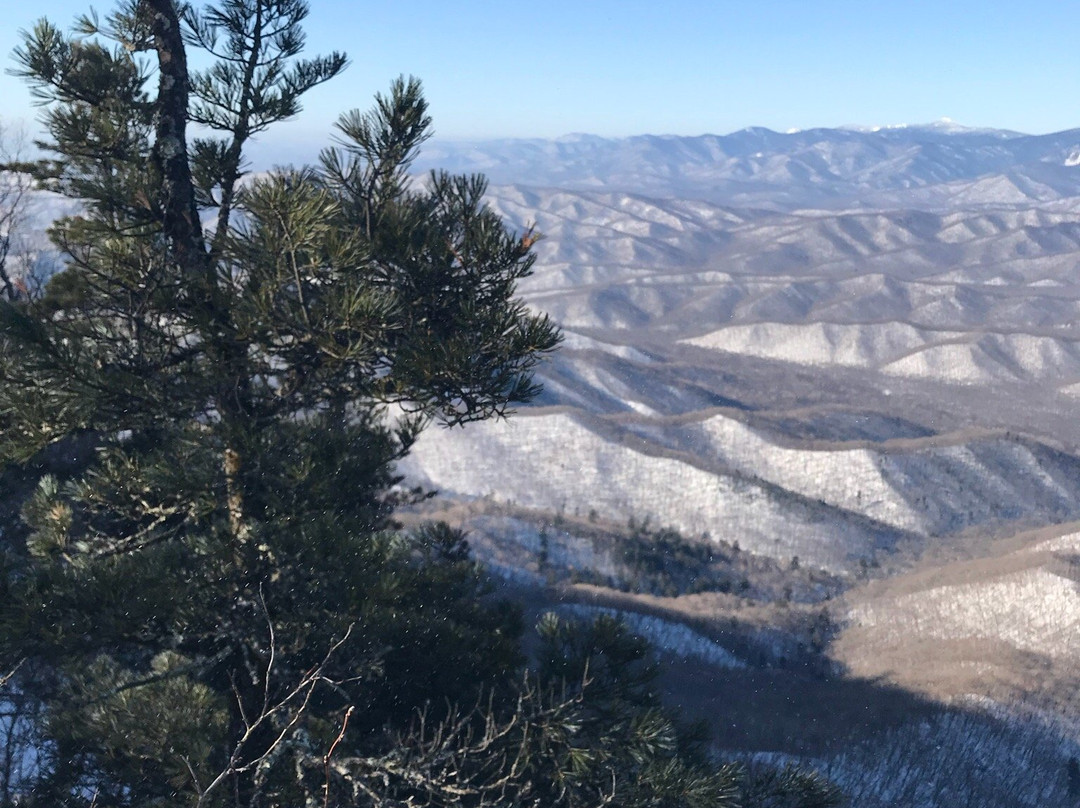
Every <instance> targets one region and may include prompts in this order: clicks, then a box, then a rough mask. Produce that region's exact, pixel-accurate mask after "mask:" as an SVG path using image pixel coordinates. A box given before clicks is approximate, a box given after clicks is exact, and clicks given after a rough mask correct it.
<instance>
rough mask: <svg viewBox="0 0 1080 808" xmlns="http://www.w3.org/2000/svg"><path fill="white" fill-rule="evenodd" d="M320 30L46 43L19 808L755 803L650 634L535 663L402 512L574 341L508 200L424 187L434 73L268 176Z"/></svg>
mask: <svg viewBox="0 0 1080 808" xmlns="http://www.w3.org/2000/svg"><path fill="white" fill-rule="evenodd" d="M306 13H307V7H306V5H305V4H304V3H303V2H302V0H220V2H219V3H218V4H217V5H214V6H210V7H208V8H206V9H203V10H196V9H195V8H194V7H189V6H183V7H181V6H178V5H176V4H174V3H173V0H127V1H126V2H124V3H122V4H121V5H120V7H119V8H118V9H117V10H116V11H115V12H114V13H112V14H111V15H109V16H108V17H106V18H105V19H104V20H103V21H102V20H99V19H97V18H96V17H87V18H83V19H82V20H80V22H79V23H78V26H77V34H78V36H76V37H67V36H65V35H63V34H62V33H61V32H60V31H59V29H57V28H56V27H55V26H53V25H52V24H50V23H48V22H46V21H42V22H40V23H39V24H38V25H37V26H36V27H35V28H34V29H33V30H32V31H31V32H30V33H29V34H27V35H26V36H25V38H24V43H23V45H22V47H21V48H20V49H19V50H18V51H17V53H16V56H17V60H18V62H19V64H20V68H19V71H20V72H21V74H22V75H23V76H24V77H25V78H26V80H27V81H28V82H29V83H30V85H31V87H32V88H33V90H34V92H35V93H36V94H37V96H38V98H39V100H40V101H41V102H42V104H43V105H44V107H45V123H46V126H47V131H48V134H49V138H48V140H47V142H46V143H45V144H43V145H44V146H45V147H46V148H48V149H50V150H51V151H52V153H53V160H51V161H50V163H49V166H50V167H51V178H50V182H51V183H52V185H53V187H56V188H58V189H60V190H62V191H63V192H65V193H67V194H69V195H71V196H73V197H77V198H78V199H80V200H83V203H84V206H85V211H84V213H83V214H82V215H79V216H75V217H71V218H67V219H64V220H61V221H60V222H58V223H57V224H56V225H55V226H54V228H53V230H52V237H53V240H54V242H55V243H56V245H57V246H58V247H59V248H60V249H61V250H62V251H63V254H64V255H65V257H66V263H65V267H64V269H63V271H62V272H60V273H59V274H58V275H56V277H55V278H54V279H53V280H52V281H51V282H50V283H49V285H48V287H47V289H46V290H45V293H44V294H43V295H41V296H39V297H35V296H26V295H22V296H17V298H16V299H12V300H8V301H0V475H2V476H0V484H2V485H3V486H4V488H5V491H6V492H7V494H8V496H7V498H6V501H7V502H13V501H19V502H21V503H22V504H21V511H20V513H19V515H18V517H19V518H18V519H10V518H6V519H3V520H0V531H2V533H0V674H4V676H3V680H2V686H3V688H4V689H3V691H2V698H3V699H4V702H5V704H6V705H7V707H8V708H9V709H7V710H6V711H5V717H4V718H3V719H0V721H4V722H7V723H6V724H3V726H2V727H0V729H3V730H4V731H5V732H6V733H7V737H8V738H11V739H17V740H18V742H19V743H20V744H21V746H20V747H19V749H18V750H17V752H16V753H15V755H12V750H11V749H8V750H7V758H6V759H7V765H5V767H4V768H3V772H2V773H3V774H4V777H5V782H3V783H0V786H2V789H0V800H3V801H4V802H18V804H19V805H20V806H37V805H41V806H46V805H47V806H52V805H72V806H91V805H101V806H105V805H107V806H150V805H153V806H191V805H197V806H217V805H226V804H228V805H231V806H244V807H245V808H254V807H255V806H279V805H301V804H304V805H324V806H329V805H371V806H405V805H439V806H461V807H462V808H465V807H466V806H482V805H504V806H511V805H515V806H516V805H545V806H566V807H567V808H570V806H583V807H584V806H591V805H596V804H603V803H607V804H617V805H625V806H651V805H672V806H724V805H732V804H734V801H735V800H736V799H737V793H738V791H737V781H738V773H737V771H736V770H735V769H734V768H732V767H726V768H722V769H719V770H711V769H710V768H709V767H708V766H707V765H705V762H704V761H703V760H699V759H695V758H694V756H693V755H692V754H689V753H688V752H687V749H686V748H685V745H681V744H680V742H679V740H678V735H679V733H678V730H677V727H676V725H675V723H674V722H672V721H671V720H670V718H669V717H668V716H666V714H665V713H664V712H663V711H662V710H661V709H660V708H659V706H658V703H657V702H656V700H655V696H653V695H652V694H651V693H650V692H649V690H648V687H647V683H648V680H649V677H650V675H651V670H652V669H651V668H650V667H649V666H648V664H647V662H646V661H645V658H646V652H645V650H644V646H643V645H642V644H641V643H640V642H639V641H637V640H634V639H632V638H630V637H629V636H628V635H627V634H626V632H625V630H624V629H622V628H620V627H619V626H618V625H617V624H614V623H612V622H610V621H606V620H605V621H600V622H598V623H596V624H594V625H593V626H591V627H584V628H581V629H579V630H571V629H568V628H567V627H565V626H563V625H561V624H559V623H558V622H554V623H553V622H550V621H549V622H548V623H547V624H545V626H544V627H542V628H543V631H544V632H545V633H544V640H543V643H544V648H545V649H546V651H545V657H544V660H545V661H544V663H543V665H542V666H541V671H540V673H539V674H528V673H525V674H523V673H522V671H521V664H522V656H521V651H520V643H519V640H520V635H521V625H520V616H519V614H518V612H517V611H516V610H515V609H514V608H513V607H511V606H509V605H507V604H505V603H501V602H498V601H495V600H493V599H492V598H490V597H488V595H489V594H490V593H489V591H488V588H487V586H486V584H485V583H484V579H483V578H482V576H481V575H480V573H479V570H478V568H477V567H476V565H475V564H474V563H473V562H472V560H471V559H470V555H469V551H468V545H467V543H466V542H465V539H464V536H463V535H462V534H461V533H460V532H458V531H455V530H452V529H450V528H449V527H447V526H445V525H434V526H427V527H424V528H421V529H418V530H416V531H414V532H412V533H407V532H403V531H401V530H399V529H396V527H395V525H394V524H393V520H392V513H393V509H394V507H395V506H396V505H398V504H400V503H401V502H402V501H404V500H407V499H409V498H410V497H411V496H414V494H413V493H411V492H407V491H402V490H401V489H400V485H399V483H400V480H399V479H398V478H397V477H396V476H395V474H394V463H395V462H396V461H397V460H398V459H400V458H401V457H402V456H403V455H404V454H405V453H406V452H407V451H408V449H409V446H410V445H411V443H412V441H413V440H414V439H415V438H416V436H417V434H418V433H419V432H420V430H422V429H423V428H425V427H426V426H428V425H430V424H432V423H438V424H442V425H444V426H447V427H454V426H461V425H464V424H467V423H468V422H471V421H476V420H481V419H485V418H492V417H500V416H504V415H506V414H508V413H509V412H510V410H511V409H512V408H513V407H514V406H515V405H516V404H519V403H523V402H527V401H529V400H530V399H531V398H532V397H533V396H534V395H535V394H536V393H537V387H536V385H535V384H534V383H533V378H532V374H533V371H534V369H535V367H536V365H537V363H538V362H539V361H541V359H542V358H543V356H544V355H545V354H546V353H547V352H549V351H551V350H553V349H554V348H555V347H556V345H557V343H558V340H559V335H558V331H557V329H556V328H555V327H554V326H553V324H552V323H550V322H549V321H548V320H547V318H546V317H543V316H538V315H535V314H532V313H530V312H529V311H528V310H527V308H526V307H525V306H524V304H523V303H522V302H521V301H520V300H518V299H517V298H516V297H515V287H516V283H517V281H519V280H520V279H522V278H524V277H526V276H527V275H528V274H529V272H530V271H531V268H532V264H533V256H532V253H531V247H532V244H533V243H534V241H535V235H534V234H533V233H532V232H531V231H529V232H526V233H524V234H514V233H512V232H510V231H509V230H508V229H507V228H506V227H505V225H504V224H503V223H502V221H501V220H500V219H499V218H498V217H497V216H496V215H495V214H494V213H493V212H492V211H491V210H489V209H488V208H487V207H486V206H485V204H484V201H483V198H484V194H485V191H486V186H485V183H484V181H483V179H482V178H480V177H457V176H451V175H448V174H444V173H437V174H434V175H433V176H431V177H430V178H429V179H428V181H427V182H426V183H419V184H418V183H414V182H413V181H411V180H410V176H409V171H410V166H411V164H412V161H413V159H414V158H415V156H416V154H417V151H418V149H419V147H420V146H421V145H422V144H423V142H424V141H425V140H426V138H427V137H428V136H429V133H430V126H431V122H430V119H429V117H428V115H427V106H426V103H425V101H424V98H423V95H422V92H421V87H420V84H419V83H418V82H417V81H415V80H412V79H408V80H406V79H400V80H398V81H396V82H394V83H393V85H392V86H391V89H390V92H389V93H388V94H387V95H385V96H378V97H377V98H376V103H375V106H374V108H373V109H372V110H371V111H370V112H368V113H359V112H350V113H347V114H345V115H343V116H342V117H341V119H340V120H339V121H338V124H337V136H336V146H335V147H333V148H330V149H327V150H326V151H324V153H323V154H322V156H321V159H320V162H319V165H317V166H315V167H306V168H300V169H290V170H281V171H276V172H273V173H271V174H269V175H267V176H262V177H247V176H245V163H244V150H245V147H246V146H247V144H248V143H249V141H250V139H251V138H252V137H253V136H255V135H257V134H258V133H260V132H262V131H264V130H265V129H267V128H268V127H270V126H271V125H273V124H274V123H275V122H277V121H281V120H284V119H286V118H289V117H291V116H293V115H295V114H297V113H298V112H299V110H300V99H301V98H302V96H303V94H304V93H305V92H306V91H307V90H309V89H311V88H312V87H314V86H316V85H318V84H320V83H322V82H324V81H328V80H330V79H332V78H333V77H334V76H336V75H337V74H338V73H340V71H341V70H342V69H344V67H345V64H346V59H345V56H344V55H342V54H337V53H335V54H331V55H329V56H326V57H318V58H314V59H302V58H301V57H300V53H301V52H302V49H303V45H304V37H303V33H302V30H301V27H300V25H301V23H302V21H303V19H304V17H305V15H306ZM190 48H194V49H198V50H200V51H202V52H203V54H204V56H206V57H207V58H208V60H209V67H207V68H205V69H203V70H193V69H189V67H188V61H187V51H188V49H190ZM155 76H156V87H155V86H152V85H153V84H154V83H155V81H154V79H155ZM191 125H197V126H199V127H200V129H201V130H202V131H205V132H208V133H209V135H208V136H206V137H199V138H190V137H189V135H188V131H189V126H191ZM0 516H3V514H0ZM7 516H10V514H8V515H7ZM578 632H581V633H578ZM604 659H607V660H620V661H621V662H622V663H625V665H622V664H620V665H616V666H604V665H602V664H600V662H601V661H602V660H604ZM16 757H17V758H18V763H17V764H16V763H15V762H13V761H15V759H16ZM823 804H824V803H823Z"/></svg>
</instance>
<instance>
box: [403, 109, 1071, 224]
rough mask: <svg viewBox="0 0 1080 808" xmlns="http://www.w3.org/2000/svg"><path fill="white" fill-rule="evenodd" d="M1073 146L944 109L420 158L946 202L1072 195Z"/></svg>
mask: <svg viewBox="0 0 1080 808" xmlns="http://www.w3.org/2000/svg"><path fill="white" fill-rule="evenodd" d="M1078 148H1080V130H1070V131H1066V132H1058V133H1055V134H1049V135H1024V134H1021V133H1018V132H1010V131H1002V130H992V129H990V130H988V129H972V128H967V127H963V126H960V125H959V124H956V123H954V122H952V121H948V120H947V119H946V120H945V121H939V122H937V123H936V124H930V125H925V126H896V127H869V128H858V129H856V128H840V129H807V130H801V131H792V132H786V133H784V132H774V131H772V130H770V129H764V128H760V127H752V128H748V129H742V130H740V131H738V132H733V133H731V134H728V135H702V136H700V137H675V136H654V135H642V136H638V137H629V138H618V139H612V138H601V137H594V136H589V135H571V136H568V137H564V138H559V139H556V140H527V139H521V140H497V141H482V142H436V143H433V144H431V145H429V146H428V148H427V149H426V150H425V153H424V155H423V159H422V162H421V164H420V167H421V168H436V167H441V168H446V169H450V170H453V171H481V172H483V173H485V174H487V175H488V176H489V177H490V179H491V180H492V181H493V182H494V183H497V184H508V183H527V184H529V185H531V186H541V187H557V188H563V189H573V190H608V191H626V192H639V193H645V194H648V195H651V196H659V197H665V198H694V199H705V200H709V201H713V202H720V203H725V204H738V205H763V206H768V207H781V208H797V207H801V206H806V205H814V206H820V205H823V204H825V205H828V206H830V207H835V206H838V205H845V204H857V205H861V206H875V205H882V204H886V205H904V206H914V207H919V208H945V209H948V208H949V200H948V199H944V198H942V196H941V195H939V194H930V193H927V191H926V189H928V188H930V187H932V186H941V185H950V184H954V188H953V189H952V190H953V192H954V193H959V192H961V191H963V190H965V189H966V188H967V186H971V188H970V195H971V196H972V198H973V201H975V200H977V201H978V202H979V203H980V204H1000V203H1004V204H1012V203H1017V202H1023V201H1025V200H1029V199H1033V200H1038V201H1050V200H1052V199H1060V198H1063V197H1067V196H1074V195H1076V194H1077V193H1078V191H1080V171H1078V170H1076V169H1077V166H1076V164H1075V160H1076V154H1077V150H1078ZM1061 169H1069V170H1066V171H1063V170H1061ZM988 176H994V177H999V178H1000V180H999V182H997V183H994V184H992V185H991V186H985V185H982V186H981V185H979V184H978V183H977V182H976V181H978V180H980V179H982V178H985V177H988ZM946 195H947V196H951V195H952V194H946Z"/></svg>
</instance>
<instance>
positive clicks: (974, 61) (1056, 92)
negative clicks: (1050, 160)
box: [0, 0, 1080, 146]
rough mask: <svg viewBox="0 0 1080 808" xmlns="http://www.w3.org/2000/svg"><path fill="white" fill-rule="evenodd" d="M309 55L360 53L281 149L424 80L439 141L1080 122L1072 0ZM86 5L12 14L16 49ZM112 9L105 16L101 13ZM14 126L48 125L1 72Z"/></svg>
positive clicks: (575, 29) (491, 19)
mask: <svg viewBox="0 0 1080 808" xmlns="http://www.w3.org/2000/svg"><path fill="white" fill-rule="evenodd" d="M311 5H312V12H311V16H310V17H309V19H308V24H307V30H308V33H309V49H310V50H311V51H312V52H316V51H326V50H330V49H338V50H344V51H346V52H348V53H349V55H350V57H351V59H352V65H351V66H350V68H349V69H348V71H347V72H346V74H345V75H344V76H342V77H341V78H339V79H337V80H336V81H335V82H333V83H332V84H329V85H326V86H325V87H323V88H320V89H318V90H316V91H314V92H313V93H312V94H311V95H310V96H309V97H308V101H307V103H306V111H305V113H304V115H303V116H302V118H301V119H300V120H298V121H296V122H293V123H291V124H289V125H288V126H287V127H285V128H284V129H283V130H281V131H280V132H279V133H278V134H277V135H276V136H275V137H274V138H273V139H274V141H275V142H276V143H277V144H278V145H279V146H280V145H281V144H285V143H289V142H295V143H304V142H308V141H312V140H322V138H323V135H324V133H325V132H326V131H327V130H328V128H329V125H330V123H331V122H332V121H333V119H334V118H335V117H336V114H337V113H338V112H339V111H341V110H344V109H347V108H351V107H357V106H359V107H366V106H367V105H368V104H369V101H370V98H371V96H372V94H373V93H374V92H376V91H378V90H380V89H383V88H385V87H386V86H387V84H388V83H389V81H390V80H391V79H392V78H393V77H394V76H397V75H398V74H402V73H404V74H413V75H417V76H419V77H420V78H421V79H423V81H424V84H425V86H426V88H427V96H428V99H429V101H430V102H431V112H432V115H433V116H434V119H435V125H436V130H437V135H438V136H440V137H444V138H483V137H504V136H509V137H528V136H536V137H551V136H558V135H561V134H566V133H570V132H589V133H595V134H601V135H609V136H621V135H631V134H641V133H655V134H686V135H695V134H701V133H705V132H712V133H725V132H730V131H733V130H735V129H739V128H742V127H745V126H751V125H758V126H767V127H770V128H773V129H777V130H786V129H789V128H809V127H813V126H837V125H842V124H866V125H872V124H896V123H922V122H927V121H931V120H935V119H938V118H941V117H944V116H947V117H950V118H952V119H954V120H956V121H958V122H961V123H964V124H967V125H971V126H994V127H1002V128H1011V129H1017V130H1020V131H1027V132H1035V133H1040V132H1049V131H1057V130H1061V129H1068V128H1074V127H1080V48H1077V46H1076V27H1075V24H1076V16H1077V15H1076V13H1075V12H1076V11H1077V10H1080V5H1075V4H1073V3H1069V2H1061V0H1054V2H1050V1H1049V0H1027V2H1024V3H1017V2H1000V1H999V0H983V2H967V1H966V0H964V1H963V2H950V0H937V1H936V2H924V1H923V0H891V1H890V2H875V0H859V1H858V2H848V0H825V1H821V2H816V1H815V0H795V1H789V0H740V1H739V2H728V1H727V0H715V1H714V2H706V1H705V0H669V2H668V3H667V5H666V6H665V5H662V4H660V3H659V2H657V0H648V1H647V2H646V1H645V0H618V1H617V2H616V0H576V2H571V1H570V0H543V2H519V0H457V1H456V2H455V1H454V0H393V2H390V0H375V1H373V2H359V1H358V0H313V1H312V4H311ZM85 8H86V6H85V4H84V3H82V2H76V0H37V2H33V3H13V4H11V5H9V6H8V7H7V8H6V9H5V12H6V13H5V21H4V26H3V29H2V30H0V52H2V53H3V54H4V55H5V61H6V63H7V64H6V66H10V65H11V64H12V63H11V60H10V57H9V56H8V54H10V52H11V49H12V48H13V47H14V46H15V45H16V44H17V41H18V40H17V34H16V31H17V29H19V28H28V27H30V26H31V25H32V24H33V22H34V21H35V19H36V18H37V17H40V16H42V15H45V16H48V17H50V18H51V19H53V20H54V21H55V22H57V23H60V24H62V25H64V26H66V25H68V24H69V23H70V22H71V20H72V19H73V18H74V17H75V15H76V14H77V13H79V12H80V11H83V10H85ZM98 8H99V10H105V9H106V8H107V6H105V5H101V4H99V5H98ZM0 99H2V100H0V116H2V118H3V119H4V120H7V121H11V120H12V119H14V118H19V117H32V116H33V114H34V113H33V111H32V109H31V107H30V102H29V95H28V93H27V92H26V90H25V88H24V87H23V86H22V85H21V84H20V82H19V81H18V80H17V79H14V78H13V77H11V76H8V75H3V76H0Z"/></svg>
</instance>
